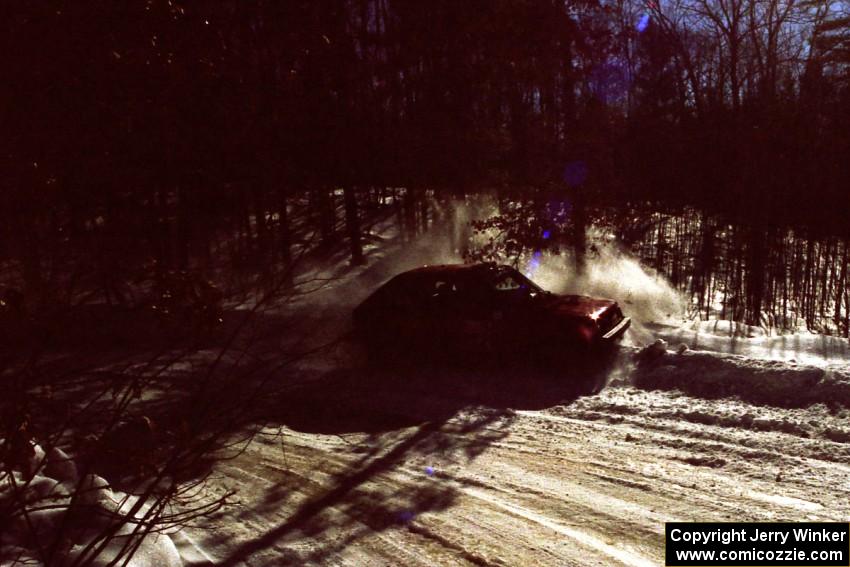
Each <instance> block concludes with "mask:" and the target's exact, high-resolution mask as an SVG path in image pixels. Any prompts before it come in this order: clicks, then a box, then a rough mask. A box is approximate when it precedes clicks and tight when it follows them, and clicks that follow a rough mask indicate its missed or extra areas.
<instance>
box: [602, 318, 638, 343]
mask: <svg viewBox="0 0 850 567" xmlns="http://www.w3.org/2000/svg"><path fill="white" fill-rule="evenodd" d="M631 325H632V318H631V317H623V319H622V320H621V321H620V322H619V323H617V324H616V325H614V326H613V327H612V328H611V330H609V331H608V332H607V333H605V334H604V335H602V340H603V341H606V342H608V341H616V340H617V339H619V338H621V337H622V336H623V334H624V333H625V332H626V329H628V328H629V327H630V326H631Z"/></svg>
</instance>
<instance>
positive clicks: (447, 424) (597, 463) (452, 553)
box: [190, 241, 850, 566]
mask: <svg viewBox="0 0 850 567" xmlns="http://www.w3.org/2000/svg"><path fill="white" fill-rule="evenodd" d="M444 248H445V246H444V245H442V244H439V243H437V244H435V243H434V242H433V241H431V242H430V243H429V242H428V241H420V243H419V244H418V246H414V247H410V246H408V247H405V248H404V253H403V254H399V253H391V251H388V252H387V256H386V259H385V260H383V261H378V262H377V263H376V264H374V265H372V266H371V267H370V268H368V269H367V270H366V271H364V272H362V273H360V274H351V275H352V276H354V277H348V276H346V277H345V278H344V279H343V280H341V281H340V284H339V286H336V287H335V290H331V293H332V294H334V297H341V298H345V299H344V301H341V302H340V301H325V300H322V301H316V303H314V304H322V305H325V306H326V307H324V308H323V309H319V310H314V311H312V312H311V313H313V314H314V316H315V318H316V320H319V321H321V320H325V319H328V318H330V319H334V320H335V321H336V323H335V324H332V325H329V326H328V328H339V327H338V326H339V325H341V324H344V323H343V321H347V319H348V317H349V315H350V309H351V307H352V306H353V305H355V304H356V302H357V301H359V300H360V299H362V297H363V296H364V294H365V293H368V290H371V289H374V288H375V287H376V286H377V285H378V284H380V283H381V282H382V281H385V280H386V278H388V277H389V276H390V275H392V274H394V273H398V272H399V271H401V270H403V269H407V268H409V267H413V266H415V265H421V264H423V263H427V262H429V261H430V262H433V261H435V258H436V259H438V260H442V261H446V260H447V259H445V258H442V257H440V256H439V255H438V254H437V253H436V252H435V250H442V249H444ZM399 258H401V260H399ZM448 260H451V258H449V259H448ZM593 273H595V272H593ZM552 274H555V275H557V274H560V272H552ZM552 274H550V276H549V279H551V280H553V281H556V280H557V278H556V277H554V276H552ZM539 275H540V276H541V278H543V279H544V280H545V279H546V274H544V273H543V272H541V273H540V274H539ZM629 282H631V283H629ZM582 289H587V290H588V292H589V293H590V292H592V293H594V294H597V295H600V296H608V297H628V298H629V307H628V308H629V312H630V314H633V315H635V314H642V315H643V316H644V320H651V317H654V316H656V315H658V314H661V315H663V314H665V313H666V312H668V306H670V305H675V303H676V298H675V296H674V293H673V292H672V291H671V290H670V289H669V287H668V286H666V285H664V284H663V282H659V281H658V280H655V279H652V278H651V277H649V276H646V275H645V274H642V272H640V268H639V266H638V265H637V264H636V263H635V262H634V261H632V260H629V259H624V258H619V257H617V258H614V259H611V260H610V261H607V263H606V266H605V269H600V270H599V273H598V274H596V275H595V276H594V277H592V278H589V279H586V280H585V281H584V282H582ZM636 327H637V328H635V329H633V330H632V331H630V336H629V337H628V338H627V341H626V343H627V344H630V345H632V346H631V347H627V348H625V349H624V351H623V356H622V357H621V360H620V361H619V364H618V366H617V367H616V368H615V370H614V372H613V373H612V384H611V385H609V387H608V388H606V389H605V390H604V391H603V392H602V393H601V394H599V395H597V396H593V397H581V398H576V397H575V396H574V395H573V394H571V392H570V388H569V387H567V386H565V384H564V383H563V381H561V382H560V383H559V381H557V380H552V379H551V377H550V378H548V379H547V378H541V377H534V376H529V375H526V374H523V373H522V372H514V373H511V372H507V373H505V374H504V375H502V376H494V375H492V373H488V372H485V371H479V372H477V373H472V372H469V371H461V370H430V371H429V370H421V369H420V370H417V371H415V372H411V371H399V372H390V371H387V372H384V373H377V374H376V373H374V372H366V371H363V370H357V369H356V368H355V369H352V368H348V369H346V368H345V367H346V363H345V362H343V364H342V365H339V364H335V363H330V364H329V363H328V362H329V361H327V360H325V361H323V362H321V363H319V364H318V367H317V368H313V369H312V370H310V369H307V371H306V373H307V374H310V373H311V372H312V373H313V374H314V375H315V380H314V381H313V382H311V385H310V386H307V387H305V388H303V389H302V390H301V391H299V392H295V393H289V394H286V395H285V396H284V398H283V399H281V400H279V401H278V402H276V401H275V400H270V401H271V406H272V407H278V408H279V411H278V412H277V413H276V414H275V415H273V416H272V418H271V419H270V422H271V423H273V424H275V425H279V426H280V432H281V434H280V435H269V436H268V437H262V438H260V439H259V440H257V441H256V442H254V443H253V444H252V445H250V446H249V447H248V448H247V450H246V451H245V453H244V454H242V455H241V456H240V457H238V458H237V459H235V460H232V461H226V462H222V463H220V464H219V465H218V467H217V476H216V479H215V480H214V481H213V483H212V485H211V487H210V488H211V490H215V491H217V492H219V493H221V492H223V491H225V490H226V489H229V488H234V489H236V490H238V497H237V500H236V501H234V502H233V503H232V504H231V505H229V506H228V507H227V508H225V510H224V511H223V514H222V516H221V517H219V518H217V519H215V520H214V521H213V522H212V523H211V524H210V525H209V527H208V528H209V529H206V530H197V531H194V532H192V533H191V534H190V535H191V537H192V538H193V539H194V540H195V541H196V543H197V545H199V546H200V547H202V548H203V549H204V551H205V552H206V553H207V554H208V555H209V556H210V557H211V559H212V560H213V561H214V562H215V563H216V564H221V565H251V566H256V565H287V564H290V565H346V566H348V565H350V566H363V565H368V566H371V565H412V566H415V565H422V566H433V565H559V566H561V565H577V566H585V565H662V564H663V561H662V557H663V551H664V547H663V546H664V543H663V532H664V522H666V521H674V520H680V521H687V520H692V521H727V520H729V521H731V520H743V521H748V520H752V521H759V520H761V521H769V520H806V519H810V520H835V521H847V520H848V519H850V411H848V409H847V408H848V406H850V370H848V368H850V366H848V364H847V359H848V357H847V356H843V355H845V354H846V351H847V346H846V344H847V343H846V341H840V340H839V341H832V342H828V343H827V342H823V340H820V339H817V338H812V337H803V338H801V339H797V338H795V337H791V338H790V339H789V338H783V339H770V338H764V337H754V338H752V339H748V338H742V339H739V340H737V339H736V340H735V341H730V340H729V338H728V337H727V338H725V339H724V338H721V337H720V335H713V334H712V331H716V329H714V328H700V333H699V334H698V335H697V334H696V333H695V332H693V330H688V329H691V328H690V327H689V328H687V329H686V328H684V327H683V330H682V331H676V330H675V328H672V327H658V328H646V327H643V326H642V325H636ZM665 333H666V334H665ZM658 336H666V338H667V339H668V341H670V342H671V345H672V346H673V347H675V346H676V345H678V343H679V342H686V343H688V344H689V345H690V346H691V348H695V347H696V348H703V349H706V348H707V349H708V350H711V351H713V352H690V351H689V352H687V353H685V354H683V355H677V354H674V353H672V352H671V353H669V354H668V355H667V356H666V357H665V358H664V360H663V361H661V364H659V365H657V366H656V367H654V368H651V369H650V370H649V371H643V374H641V371H640V370H639V369H636V368H635V365H634V363H633V362H632V361H631V358H630V353H632V352H634V350H636V349H634V347H635V346H638V345H643V344H646V343H647V342H651V341H652V340H654V338H656V337H658ZM789 340H790V341H791V343H790V346H791V347H793V348H789V344H785V342H787V341H789ZM801 341H802V342H801ZM735 353H737V354H745V355H748V356H749V357H750V358H743V357H739V356H734V354H735ZM344 358H345V357H343V360H344ZM794 358H796V360H791V359H794ZM807 365H809V366H807ZM348 366H352V365H351V364H348ZM354 366H356V365H354ZM301 374H303V373H301ZM638 386H639V387H638ZM656 388H657V389H656ZM684 392H687V393H684ZM778 406H784V407H778ZM794 406H796V407H794ZM271 431H272V430H270V432H271ZM274 431H277V430H274Z"/></svg>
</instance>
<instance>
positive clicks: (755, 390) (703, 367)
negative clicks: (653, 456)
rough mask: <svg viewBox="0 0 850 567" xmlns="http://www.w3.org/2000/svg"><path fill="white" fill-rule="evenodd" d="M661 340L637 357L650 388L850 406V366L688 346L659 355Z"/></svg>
mask: <svg viewBox="0 0 850 567" xmlns="http://www.w3.org/2000/svg"><path fill="white" fill-rule="evenodd" d="M656 352H657V344H656V345H653V346H651V347H647V349H644V350H643V351H641V352H640V353H638V355H637V356H636V360H637V364H636V367H635V369H634V372H633V374H632V378H633V381H634V383H635V385H637V386H638V387H640V388H644V389H661V390H673V389H675V390H680V391H682V392H685V393H687V394H690V395H694V396H699V397H703V398H725V397H730V396H736V397H738V398H741V399H743V400H746V401H749V402H753V403H757V404H767V405H773V406H779V407H807V406H811V405H814V404H818V403H822V404H826V405H828V406H836V405H838V406H845V407H850V369H848V368H847V367H846V366H845V367H839V366H825V367H816V366H808V365H801V364H795V363H790V362H785V361H777V360H761V359H755V358H747V357H744V356H738V355H728V354H719V353H709V352H699V351H691V350H684V351H682V352H681V353H680V354H674V353H671V352H670V351H664V353H663V354H662V355H660V356H658V355H656V354H655V353H656Z"/></svg>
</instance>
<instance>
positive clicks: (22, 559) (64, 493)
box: [0, 439, 183, 567]
mask: <svg viewBox="0 0 850 567" xmlns="http://www.w3.org/2000/svg"><path fill="white" fill-rule="evenodd" d="M27 443H29V442H27ZM3 445H4V442H3V440H2V439H0V447H2V446H3ZM7 464H9V463H7ZM11 466H12V470H11V472H8V473H0V510H4V511H5V512H6V513H9V516H7V517H0V521H8V523H6V524H5V527H4V529H3V531H2V533H0V565H17V564H26V565H44V563H43V562H42V561H41V560H40V559H39V551H38V550H39V548H41V549H47V548H49V547H51V546H52V545H53V544H54V543H55V542H56V541H57V539H58V538H59V529H60V526H62V525H63V523H64V524H66V526H65V529H64V530H63V532H62V539H63V544H64V546H65V547H64V550H65V553H64V555H66V556H67V558H68V559H70V560H74V559H75V558H76V557H77V556H78V555H79V554H81V553H83V551H84V550H85V549H86V546H87V545H89V543H90V542H91V541H93V538H96V537H97V536H98V535H99V534H103V533H104V530H105V529H107V528H108V527H109V526H110V524H111V523H112V522H114V521H116V519H117V518H118V519H120V518H122V517H123V518H126V517H127V513H126V510H127V509H128V508H129V507H131V506H132V503H133V502H135V501H136V500H135V497H134V496H130V495H127V494H124V493H121V492H118V491H114V490H112V488H111V487H110V485H109V482H107V481H106V479H104V478H102V477H99V476H97V475H94V474H88V475H86V476H85V477H83V478H82V479H80V478H79V476H78V468H77V465H76V463H75V462H74V461H73V459H71V458H70V457H69V456H68V455H67V454H65V453H64V452H63V451H62V450H60V449H58V448H55V447H54V448H51V449H49V450H48V451H47V452H45V451H44V450H43V449H42V448H41V447H40V446H39V445H37V444H31V451H30V455H29V456H28V457H27V458H25V459H23V460H21V461H19V462H17V463H11ZM72 494H76V498H72V496H71V495H72ZM142 514H144V510H142V511H141V512H140V515H142ZM134 527H135V524H134V523H132V522H131V523H128V524H125V525H124V526H122V527H121V528H120V530H119V531H118V535H117V536H116V537H114V538H113V539H112V540H111V541H110V542H109V545H108V546H107V547H106V549H105V550H104V551H103V552H102V553H100V554H99V555H98V557H97V558H96V559H95V560H94V562H93V563H91V565H95V566H97V565H108V564H110V563H111V562H112V561H113V560H114V559H115V558H116V557H117V555H118V554H119V553H120V552H121V550H122V548H123V546H124V545H125V544H127V543H128V539H129V538H130V537H131V534H132V530H133V528H134ZM126 565H128V566H129V567H181V566H182V565H183V562H182V560H181V558H180V554H179V553H178V551H177V548H176V547H175V545H174V542H173V541H172V540H171V538H170V537H169V536H168V535H166V534H157V533H153V534H150V535H148V536H146V537H145V538H144V539H143V540H142V542H141V544H140V546H139V549H138V551H137V553H136V554H135V555H134V556H133V557H132V559H130V561H129V562H128V563H126Z"/></svg>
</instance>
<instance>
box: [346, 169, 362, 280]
mask: <svg viewBox="0 0 850 567" xmlns="http://www.w3.org/2000/svg"><path fill="white" fill-rule="evenodd" d="M343 199H344V201H345V227H346V229H347V230H348V241H349V244H350V246H351V263H352V264H353V265H355V266H360V265H362V264H363V263H364V259H363V246H362V245H361V243H360V220H359V219H358V218H357V195H356V193H355V190H354V187H352V186H351V185H346V186H345V187H344V188H343Z"/></svg>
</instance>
